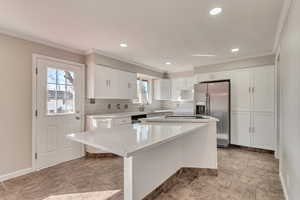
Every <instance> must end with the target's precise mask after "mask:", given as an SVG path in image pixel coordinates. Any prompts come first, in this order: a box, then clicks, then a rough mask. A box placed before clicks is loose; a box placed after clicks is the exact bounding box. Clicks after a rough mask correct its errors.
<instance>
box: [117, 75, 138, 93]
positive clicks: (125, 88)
mask: <svg viewBox="0 0 300 200" xmlns="http://www.w3.org/2000/svg"><path fill="white" fill-rule="evenodd" d="M117 81H118V84H119V86H118V98H119V99H135V98H136V97H137V75H136V74H134V73H130V72H124V71H119V72H118V80H117Z"/></svg>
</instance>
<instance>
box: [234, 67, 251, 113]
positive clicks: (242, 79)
mask: <svg viewBox="0 0 300 200" xmlns="http://www.w3.org/2000/svg"><path fill="white" fill-rule="evenodd" d="M250 92H251V91H250V71H249V70H241V71H234V72H232V73H231V110H232V111H250V104H251V96H250V94H251V93H250Z"/></svg>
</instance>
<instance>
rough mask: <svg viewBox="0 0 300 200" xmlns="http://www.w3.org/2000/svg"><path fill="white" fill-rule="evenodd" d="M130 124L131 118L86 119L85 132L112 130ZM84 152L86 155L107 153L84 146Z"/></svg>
mask: <svg viewBox="0 0 300 200" xmlns="http://www.w3.org/2000/svg"><path fill="white" fill-rule="evenodd" d="M126 124H131V117H121V118H97V117H88V118H87V119H86V131H93V130H95V129H97V128H113V127H117V126H121V125H126ZM85 151H86V152H88V153H107V152H106V151H104V150H102V149H97V148H95V147H92V146H88V145H86V147H85Z"/></svg>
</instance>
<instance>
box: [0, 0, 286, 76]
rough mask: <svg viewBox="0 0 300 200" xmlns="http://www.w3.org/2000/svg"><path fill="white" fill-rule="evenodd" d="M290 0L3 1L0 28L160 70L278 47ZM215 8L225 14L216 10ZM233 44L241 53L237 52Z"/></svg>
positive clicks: (244, 55) (177, 69)
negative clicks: (282, 17) (283, 12)
mask: <svg viewBox="0 0 300 200" xmlns="http://www.w3.org/2000/svg"><path fill="white" fill-rule="evenodd" d="M283 1H284V0H188V1H183V0H129V1H126V0H88V1H83V0H48V1H45V0H44V1H41V0H26V1H24V0H0V5H1V6H0V28H1V29H5V30H12V31H15V32H18V33H22V34H26V35H30V36H32V37H37V38H40V39H43V40H45V41H50V42H53V43H57V44H61V45H64V46H66V47H71V48H73V49H78V50H81V51H84V52H87V51H89V50H91V49H97V50H100V51H102V52H105V53H106V54H110V55H114V56H117V57H121V58H124V59H127V60H131V61H135V62H137V63H141V64H143V65H147V66H150V67H153V69H160V70H163V71H168V72H177V71H188V70H191V69H192V68H193V67H194V66H201V65H206V64H211V63H217V62H222V61H225V60H231V59H239V58H243V57H249V56H256V55H263V54H268V53H271V52H272V51H273V46H274V42H275V36H276V31H277V25H278V21H279V17H280V12H281V7H282V5H283ZM215 7H221V8H222V9H223V12H222V13H221V14H220V15H217V16H211V15H210V14H209V11H210V10H211V9H212V8H215ZM120 43H126V44H128V47H127V48H121V47H120ZM232 48H239V49H240V51H239V52H238V53H235V54H233V53H231V49H232ZM193 54H215V55H216V56H215V57H193V56H192V55H193ZM166 62H171V65H166V64H165V63H166Z"/></svg>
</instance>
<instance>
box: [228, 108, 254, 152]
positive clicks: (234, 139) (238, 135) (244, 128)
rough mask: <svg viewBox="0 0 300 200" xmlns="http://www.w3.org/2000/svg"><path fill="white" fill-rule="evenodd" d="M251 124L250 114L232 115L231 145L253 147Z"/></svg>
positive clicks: (238, 113)
mask: <svg viewBox="0 0 300 200" xmlns="http://www.w3.org/2000/svg"><path fill="white" fill-rule="evenodd" d="M250 123H251V115H250V112H232V113H231V144H235V145H241V146H247V147H250V146H251V138H250V126H251V125H250Z"/></svg>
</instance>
